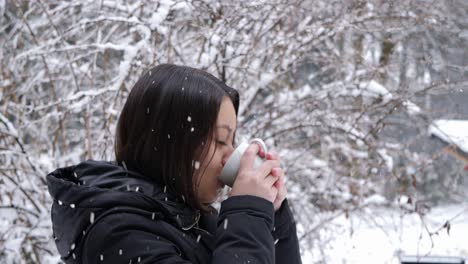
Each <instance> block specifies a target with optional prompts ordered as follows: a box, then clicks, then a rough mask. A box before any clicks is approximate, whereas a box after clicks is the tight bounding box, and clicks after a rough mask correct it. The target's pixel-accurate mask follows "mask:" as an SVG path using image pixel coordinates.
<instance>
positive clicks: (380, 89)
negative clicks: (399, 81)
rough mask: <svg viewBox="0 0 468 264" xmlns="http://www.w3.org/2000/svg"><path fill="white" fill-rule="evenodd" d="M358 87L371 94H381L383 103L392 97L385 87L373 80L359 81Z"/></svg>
mask: <svg viewBox="0 0 468 264" xmlns="http://www.w3.org/2000/svg"><path fill="white" fill-rule="evenodd" d="M359 88H361V89H365V90H367V91H368V92H370V93H371V94H373V95H376V96H382V100H383V103H386V102H388V101H390V100H391V99H392V98H393V96H392V94H391V93H390V92H389V91H388V90H387V88H385V87H384V86H383V85H382V84H380V83H378V82H376V81H374V80H371V81H369V82H362V83H360V85H359Z"/></svg>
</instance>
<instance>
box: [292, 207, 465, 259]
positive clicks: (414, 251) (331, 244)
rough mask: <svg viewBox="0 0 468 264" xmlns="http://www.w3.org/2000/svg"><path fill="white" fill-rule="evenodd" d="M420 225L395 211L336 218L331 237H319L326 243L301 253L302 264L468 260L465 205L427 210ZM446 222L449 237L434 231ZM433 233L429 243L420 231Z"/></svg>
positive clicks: (413, 217)
mask: <svg viewBox="0 0 468 264" xmlns="http://www.w3.org/2000/svg"><path fill="white" fill-rule="evenodd" d="M455 216H457V217H456V218H455V219H453V218H454V217H455ZM424 219H425V221H424V222H425V223H426V227H427V229H426V227H425V225H424V224H422V223H423V221H421V218H420V217H419V216H418V215H416V214H406V215H404V214H403V213H402V211H401V210H399V209H394V210H392V209H387V208H372V209H371V208H366V209H364V210H363V211H362V212H359V213H356V214H354V215H351V216H350V218H348V219H347V218H345V216H340V217H338V218H336V219H335V220H333V221H332V223H330V225H333V226H334V228H333V229H330V230H333V231H330V230H329V231H326V233H321V237H322V238H323V237H324V238H325V240H327V243H326V244H322V245H321V246H320V247H317V248H313V249H312V250H310V251H307V252H304V253H303V263H304V264H308V263H341V264H343V263H392V264H393V263H400V262H399V257H398V256H399V254H401V255H419V256H426V255H429V256H459V257H464V258H467V257H468V243H467V238H468V203H465V204H459V205H447V206H440V207H436V208H433V209H432V210H431V211H430V212H429V213H428V214H427V215H426V216H425V218H424ZM451 219H453V220H451ZM447 220H451V221H450V231H449V234H448V233H447V229H446V228H442V229H440V228H441V227H443V226H444V223H445V222H446V221H447ZM335 225H336V228H335ZM299 228H301V227H298V229H299ZM438 229H440V231H439V232H438V234H434V235H433V236H432V242H431V237H430V236H429V235H428V232H427V231H426V230H429V231H430V232H434V231H436V230H438Z"/></svg>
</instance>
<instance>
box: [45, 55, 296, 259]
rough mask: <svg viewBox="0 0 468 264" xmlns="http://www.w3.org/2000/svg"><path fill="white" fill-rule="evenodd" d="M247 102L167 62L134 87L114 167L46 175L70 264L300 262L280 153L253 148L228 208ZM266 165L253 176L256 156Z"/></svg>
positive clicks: (92, 165)
mask: <svg viewBox="0 0 468 264" xmlns="http://www.w3.org/2000/svg"><path fill="white" fill-rule="evenodd" d="M238 108H239V95H238V93H237V91H236V90H234V89H232V88H230V87H228V86H227V85H226V84H224V83H223V82H221V81H220V80H218V79H217V78H215V77H214V76H212V75H210V74H208V73H206V72H204V71H201V70H197V69H193V68H190V67H182V66H176V65H169V64H165V65H160V66H157V67H155V68H153V69H151V70H150V71H148V72H147V73H145V74H144V75H143V76H142V77H141V78H140V79H139V80H138V82H137V83H136V84H135V86H134V87H133V89H132V90H131V92H130V94H129V97H128V98H127V101H126V103H125V106H124V108H123V110H122V113H121V115H120V118H119V121H118V125H117V133H116V145H115V155H116V162H103V161H93V160H89V161H85V162H82V163H80V164H78V165H75V166H71V167H66V168H60V169H57V170H56V171H54V172H52V173H50V174H49V175H47V181H48V187H49V192H50V194H51V196H52V197H53V199H54V203H53V205H52V223H53V231H54V239H55V243H56V245H57V248H58V251H59V253H60V255H61V257H62V259H63V260H64V261H65V262H66V263H104V262H105V263H226V264H228V263H286V262H287V263H300V262H301V260H300V254H299V246H298V240H297V235H296V227H295V222H294V219H293V216H292V214H291V210H290V208H289V207H288V203H287V200H286V199H285V196H286V189H285V187H284V184H283V178H284V172H283V170H282V169H281V168H280V163H279V158H278V155H277V154H275V153H263V152H262V151H261V150H260V149H259V147H258V146H257V145H255V144H253V145H250V146H249V148H248V149H247V151H246V152H245V154H244V155H243V156H242V160H241V166H240V169H239V173H238V176H237V178H236V181H235V183H234V185H233V188H232V190H231V192H230V194H229V198H228V199H226V200H225V201H223V202H222V203H221V208H220V212H219V215H218V213H217V211H216V210H215V209H214V208H213V207H212V206H211V205H210V204H211V203H213V202H214V201H215V200H216V199H217V197H218V191H219V190H220V189H221V188H223V187H224V186H223V184H222V183H221V182H220V181H219V180H218V178H217V176H218V175H219V174H220V172H221V170H222V168H223V165H224V163H225V162H226V160H227V159H228V157H229V155H230V154H231V153H232V151H233V150H234V138H235V131H236V119H237V112H238ZM257 154H258V155H260V156H262V157H265V155H266V158H267V161H265V162H264V163H263V165H262V166H261V167H259V168H258V169H256V170H254V169H253V160H254V158H255V156H256V155H257Z"/></svg>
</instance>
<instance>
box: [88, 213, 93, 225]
mask: <svg viewBox="0 0 468 264" xmlns="http://www.w3.org/2000/svg"><path fill="white" fill-rule="evenodd" d="M89 222H91V224H92V223H94V212H91V214H89Z"/></svg>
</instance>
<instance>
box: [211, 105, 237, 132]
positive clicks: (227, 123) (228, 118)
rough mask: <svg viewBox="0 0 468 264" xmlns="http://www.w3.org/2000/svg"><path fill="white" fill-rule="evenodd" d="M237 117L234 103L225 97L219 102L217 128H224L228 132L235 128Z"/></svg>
mask: <svg viewBox="0 0 468 264" xmlns="http://www.w3.org/2000/svg"><path fill="white" fill-rule="evenodd" d="M236 123H237V117H236V112H235V109H234V105H233V104H232V102H231V100H230V99H229V98H227V97H225V98H223V101H222V102H221V105H220V108H219V113H218V118H217V121H216V127H217V129H218V130H221V129H225V130H227V131H229V132H233V131H234V130H236Z"/></svg>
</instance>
